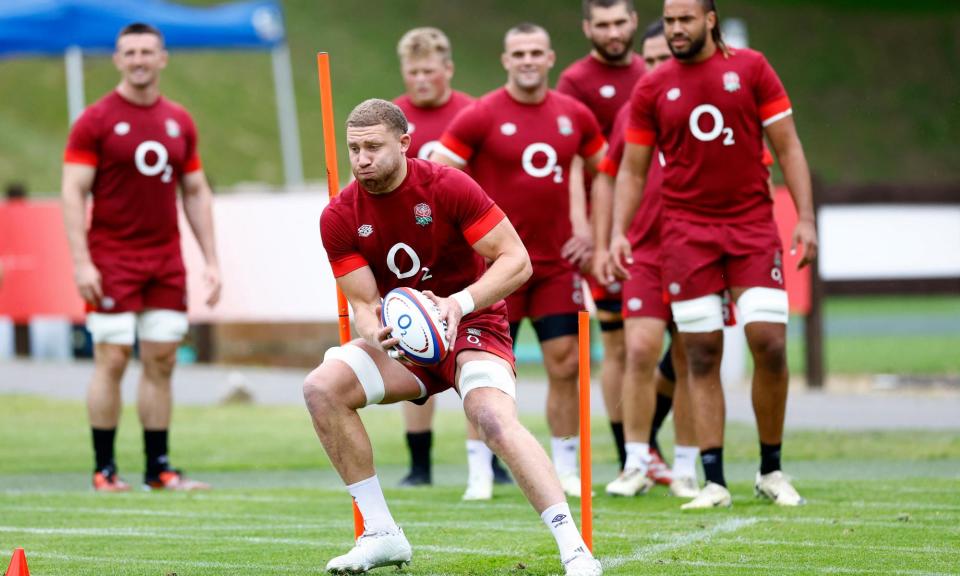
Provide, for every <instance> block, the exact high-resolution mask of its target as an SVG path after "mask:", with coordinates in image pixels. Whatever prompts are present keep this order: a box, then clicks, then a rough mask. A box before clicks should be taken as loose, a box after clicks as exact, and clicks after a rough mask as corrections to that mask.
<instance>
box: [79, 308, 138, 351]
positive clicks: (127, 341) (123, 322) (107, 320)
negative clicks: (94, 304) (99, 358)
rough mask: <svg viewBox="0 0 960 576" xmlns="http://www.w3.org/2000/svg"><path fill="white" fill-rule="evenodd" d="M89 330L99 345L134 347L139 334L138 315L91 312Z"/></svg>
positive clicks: (131, 313) (88, 322)
mask: <svg viewBox="0 0 960 576" xmlns="http://www.w3.org/2000/svg"><path fill="white" fill-rule="evenodd" d="M87 330H89V331H90V335H91V336H93V341H94V342H96V343H98V344H99V343H104V344H122V345H125V346H133V340H134V337H135V336H136V333H137V315H136V314H134V313H133V312H119V313H116V314H104V313H102V312H91V313H90V314H87Z"/></svg>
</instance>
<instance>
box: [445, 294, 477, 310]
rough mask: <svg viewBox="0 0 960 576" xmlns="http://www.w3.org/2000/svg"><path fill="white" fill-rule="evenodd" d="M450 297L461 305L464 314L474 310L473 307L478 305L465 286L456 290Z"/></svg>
mask: <svg viewBox="0 0 960 576" xmlns="http://www.w3.org/2000/svg"><path fill="white" fill-rule="evenodd" d="M450 298H452V299H453V300H456V301H457V304H459V305H460V310H462V311H463V315H464V316H466V315H467V314H469V313H471V312H473V309H474V308H475V307H476V304H475V303H474V301H473V296H472V295H471V294H470V291H469V290H467V289H466V288H464V289H463V290H461V291H459V292H456V293H454V294H451V295H450Z"/></svg>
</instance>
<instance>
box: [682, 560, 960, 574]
mask: <svg viewBox="0 0 960 576" xmlns="http://www.w3.org/2000/svg"><path fill="white" fill-rule="evenodd" d="M666 564H667V565H671V564H673V565H679V566H691V567H696V568H734V569H737V570H743V571H745V572H747V573H749V574H783V573H785V572H800V573H802V574H810V573H816V574H877V573H878V570H877V568H876V567H874V568H846V567H841V566H821V567H816V566H788V565H787V564H754V563H750V562H704V561H698V560H669V561H667V563H666ZM882 572H883V574H898V575H900V576H956V573H955V572H929V571H927V570H901V569H896V568H894V569H890V568H884V569H883V571H882Z"/></svg>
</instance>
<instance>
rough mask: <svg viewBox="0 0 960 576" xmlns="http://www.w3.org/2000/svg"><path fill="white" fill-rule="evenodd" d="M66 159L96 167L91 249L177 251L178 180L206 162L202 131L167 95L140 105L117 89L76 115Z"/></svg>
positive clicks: (140, 251)
mask: <svg viewBox="0 0 960 576" xmlns="http://www.w3.org/2000/svg"><path fill="white" fill-rule="evenodd" d="M64 162H66V163H72V164H86V165H88V166H93V167H94V168H96V170H97V172H96V176H95V177H94V181H93V190H92V192H93V219H92V222H91V225H90V231H89V232H88V243H89V247H90V251H91V253H92V254H94V255H96V254H97V253H107V252H127V253H128V252H138V253H154V252H157V253H160V252H173V251H176V252H177V253H179V250H180V233H179V231H178V228H177V185H178V184H179V182H180V179H181V178H182V177H183V175H184V174H187V173H190V172H193V171H195V170H199V169H200V167H201V166H200V156H199V154H198V153H197V130H196V127H195V126H194V123H193V119H192V118H191V117H190V114H189V113H187V111H186V110H185V109H184V108H183V107H182V106H180V105H179V104H176V103H174V102H172V101H170V100H167V99H166V98H163V97H160V98H159V99H158V100H157V101H156V102H154V103H153V104H151V105H150V106H138V105H136V104H133V103H131V102H129V101H127V100H125V99H124V98H123V97H122V96H121V95H120V94H119V92H116V91H114V92H111V93H109V94H107V95H106V96H104V97H103V98H101V99H100V100H99V101H98V102H96V103H95V104H93V105H91V106H90V107H89V108H87V109H86V110H85V111H84V112H83V114H81V115H80V117H79V118H78V119H77V121H76V123H75V124H74V125H73V128H71V130H70V136H69V139H68V140H67V148H66V151H65V152H64Z"/></svg>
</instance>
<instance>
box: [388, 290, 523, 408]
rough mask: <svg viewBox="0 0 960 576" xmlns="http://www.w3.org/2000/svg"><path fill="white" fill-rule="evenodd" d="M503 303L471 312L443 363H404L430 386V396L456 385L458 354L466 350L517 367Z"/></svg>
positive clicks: (461, 323)
mask: <svg viewBox="0 0 960 576" xmlns="http://www.w3.org/2000/svg"><path fill="white" fill-rule="evenodd" d="M504 312H505V310H504V309H503V305H500V306H497V305H494V306H493V307H492V308H491V309H489V310H484V311H482V312H475V313H473V314H468V315H467V316H465V317H464V318H463V319H462V320H461V321H460V325H459V326H458V327H457V338H456V340H455V342H454V345H453V348H452V349H451V350H450V352H449V353H448V354H447V356H446V357H445V358H444V359H443V361H441V362H440V363H439V364H437V365H435V366H416V365H413V364H407V363H404V366H405V367H406V368H407V370H409V371H410V372H412V373H414V374H415V375H416V376H417V378H419V379H420V381H421V382H423V385H424V386H426V387H427V395H428V396H433V395H434V394H439V393H440V392H443V391H444V390H446V389H447V388H453V384H454V379H455V378H456V375H457V355H458V354H460V353H461V352H463V351H464V350H480V351H482V352H489V353H491V354H493V355H495V356H499V357H500V358H503V359H504V360H506V361H507V363H509V364H510V368H511V370H513V371H514V373H516V370H515V369H514V358H513V340H512V339H511V338H510V325H509V324H508V323H507V316H506V314H505V313H504Z"/></svg>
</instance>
